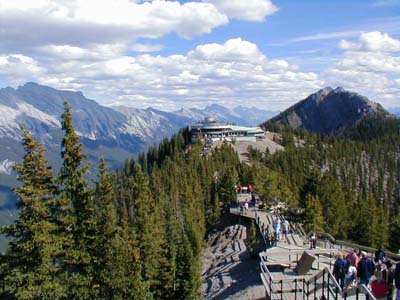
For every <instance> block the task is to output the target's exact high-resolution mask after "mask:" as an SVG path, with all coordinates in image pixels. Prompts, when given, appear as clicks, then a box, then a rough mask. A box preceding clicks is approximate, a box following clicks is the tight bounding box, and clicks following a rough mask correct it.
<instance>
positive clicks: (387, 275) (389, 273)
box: [382, 260, 394, 300]
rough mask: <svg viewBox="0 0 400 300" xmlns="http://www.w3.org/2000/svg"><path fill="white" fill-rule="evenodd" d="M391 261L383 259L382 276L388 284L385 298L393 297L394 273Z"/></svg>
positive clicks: (388, 299) (390, 298)
mask: <svg viewBox="0 0 400 300" xmlns="http://www.w3.org/2000/svg"><path fill="white" fill-rule="evenodd" d="M392 266H393V264H392V262H391V261H390V260H386V261H385V265H384V269H383V270H382V277H383V279H384V280H385V281H386V283H387V285H388V293H387V300H392V299H393V290H394V285H393V280H394V273H393V270H392Z"/></svg>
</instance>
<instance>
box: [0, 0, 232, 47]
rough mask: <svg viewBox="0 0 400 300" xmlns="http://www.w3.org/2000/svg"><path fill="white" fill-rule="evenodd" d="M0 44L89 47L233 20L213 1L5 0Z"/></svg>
mask: <svg viewBox="0 0 400 300" xmlns="http://www.w3.org/2000/svg"><path fill="white" fill-rule="evenodd" d="M0 7H1V10H0V27H1V28H2V30H1V31H0V39H1V41H2V43H1V45H0V50H3V52H4V51H7V50H8V51H12V50H16V49H21V48H22V49H24V48H31V47H40V46H46V45H69V46H74V47H87V46H90V45H92V44H113V43H121V42H123V43H129V42H131V41H132V40H134V39H136V38H138V37H147V38H158V37H161V36H164V35H166V34H168V33H176V34H178V35H180V36H182V37H184V38H192V37H193V36H196V35H201V34H205V33H209V32H211V31H212V30H213V29H214V28H215V27H218V26H221V25H223V24H226V23H228V22H229V19H228V17H227V16H226V15H225V14H224V13H222V12H220V11H219V10H218V9H217V8H216V7H215V6H214V5H213V4H211V3H203V2H187V3H184V4H181V3H179V2H177V1H161V0H155V1H152V2H144V3H135V2H132V1H129V0H114V1H107V0H71V1H61V0H59V1H45V0H37V1H29V0H15V1H7V0H0Z"/></svg>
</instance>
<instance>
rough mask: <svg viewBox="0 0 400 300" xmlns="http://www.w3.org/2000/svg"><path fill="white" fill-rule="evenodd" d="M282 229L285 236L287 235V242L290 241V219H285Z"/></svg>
mask: <svg viewBox="0 0 400 300" xmlns="http://www.w3.org/2000/svg"><path fill="white" fill-rule="evenodd" d="M282 227H283V229H282V231H283V236H284V237H285V240H286V242H288V240H289V239H288V233H289V221H288V220H286V219H284V220H283V224H282Z"/></svg>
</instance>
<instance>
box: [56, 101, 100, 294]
mask: <svg viewBox="0 0 400 300" xmlns="http://www.w3.org/2000/svg"><path fill="white" fill-rule="evenodd" d="M64 106H65V111H64V114H63V115H62V124H61V125H62V129H63V130H64V132H65V135H64V138H63V140H62V147H61V157H62V159H63V164H62V167H61V170H60V175H59V180H58V182H59V185H60V191H61V195H60V199H59V200H58V203H57V205H56V209H57V210H56V216H57V220H58V222H59V224H60V233H61V234H62V240H63V243H64V245H63V247H64V249H66V251H65V257H64V258H63V260H64V262H63V266H64V271H65V272H66V273H65V274H64V276H65V282H66V284H67V286H68V292H69V294H70V296H69V297H71V298H73V299H92V298H93V296H94V295H95V294H96V291H95V290H94V289H92V285H93V283H92V278H93V265H92V263H93V261H92V252H93V251H94V245H95V241H94V237H95V232H94V230H95V214H94V206H93V197H92V191H91V190H90V189H89V188H88V185H87V181H86V179H85V178H84V176H85V174H86V173H87V171H88V169H89V166H88V165H84V159H85V157H86V155H85V154H83V153H82V151H83V146H82V144H81V143H80V140H79V136H78V135H77V133H76V131H75V128H74V126H73V121H72V113H71V106H70V105H69V104H68V103H67V102H65V103H64Z"/></svg>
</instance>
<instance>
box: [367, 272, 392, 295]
mask: <svg viewBox="0 0 400 300" xmlns="http://www.w3.org/2000/svg"><path fill="white" fill-rule="evenodd" d="M375 276H376V279H375V280H374V281H372V283H371V291H372V295H374V297H375V298H376V300H386V297H387V294H388V292H389V287H388V284H387V283H386V281H385V280H384V279H383V278H382V271H376V272H375Z"/></svg>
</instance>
